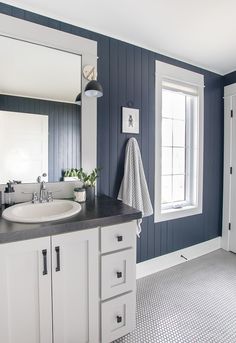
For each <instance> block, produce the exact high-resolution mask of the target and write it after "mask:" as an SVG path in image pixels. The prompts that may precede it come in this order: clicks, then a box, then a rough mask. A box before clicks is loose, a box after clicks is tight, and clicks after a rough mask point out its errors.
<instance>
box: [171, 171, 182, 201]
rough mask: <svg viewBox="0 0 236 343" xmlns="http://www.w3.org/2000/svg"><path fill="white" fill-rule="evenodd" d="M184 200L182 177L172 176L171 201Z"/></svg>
mask: <svg viewBox="0 0 236 343" xmlns="http://www.w3.org/2000/svg"><path fill="white" fill-rule="evenodd" d="M183 200H185V187H184V175H174V176H173V201H183Z"/></svg>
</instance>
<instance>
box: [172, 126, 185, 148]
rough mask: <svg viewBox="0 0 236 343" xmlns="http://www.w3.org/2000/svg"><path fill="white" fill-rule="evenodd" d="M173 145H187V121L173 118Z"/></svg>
mask: <svg viewBox="0 0 236 343" xmlns="http://www.w3.org/2000/svg"><path fill="white" fill-rule="evenodd" d="M173 146H182V147H184V146H185V121H182V120H173Z"/></svg>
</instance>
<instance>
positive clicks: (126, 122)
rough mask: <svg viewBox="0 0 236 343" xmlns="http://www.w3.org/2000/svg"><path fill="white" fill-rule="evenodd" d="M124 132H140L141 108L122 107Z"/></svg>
mask: <svg viewBox="0 0 236 343" xmlns="http://www.w3.org/2000/svg"><path fill="white" fill-rule="evenodd" d="M122 133H135V134H138V133H139V109H137V108H129V107H122Z"/></svg>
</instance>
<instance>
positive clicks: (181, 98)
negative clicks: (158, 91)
mask: <svg viewBox="0 0 236 343" xmlns="http://www.w3.org/2000/svg"><path fill="white" fill-rule="evenodd" d="M172 93H173V95H172V106H173V107H172V118H173V119H183V120H184V119H185V95H184V94H181V93H176V92H172Z"/></svg>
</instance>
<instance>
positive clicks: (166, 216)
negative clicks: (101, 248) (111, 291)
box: [154, 61, 204, 222]
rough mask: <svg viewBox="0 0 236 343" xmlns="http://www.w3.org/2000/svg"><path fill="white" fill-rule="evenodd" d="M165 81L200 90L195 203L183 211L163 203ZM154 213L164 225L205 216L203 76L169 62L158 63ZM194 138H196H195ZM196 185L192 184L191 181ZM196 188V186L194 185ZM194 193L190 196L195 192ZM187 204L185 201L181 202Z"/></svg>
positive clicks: (196, 123)
mask: <svg viewBox="0 0 236 343" xmlns="http://www.w3.org/2000/svg"><path fill="white" fill-rule="evenodd" d="M163 81H170V82H173V83H176V84H178V83H181V84H183V85H184V86H191V87H194V88H195V89H197V99H198V102H197V116H196V115H195V118H194V120H195V123H194V125H195V128H196V129H197V130H196V129H195V130H194V131H196V132H195V134H194V139H195V143H194V144H195V145H194V151H195V154H196V155H195V157H194V158H195V161H196V164H197V166H196V168H194V170H196V175H193V177H192V179H193V178H194V180H195V182H194V183H195V184H196V187H194V189H193V190H192V192H194V194H195V196H194V198H195V201H194V202H192V203H191V204H187V205H186V206H183V207H181V208H178V209H176V208H169V209H163V208H162V204H161V148H162V89H163V88H165V87H163ZM155 119H156V120H155V211H154V221H155V222H162V221H166V220H172V219H177V218H183V217H187V216H191V215H196V214H201V213H202V196H203V142H204V75H202V74H198V73H195V72H192V71H189V70H186V69H184V68H180V67H176V66H173V65H170V64H167V63H163V62H160V61H156V78H155ZM192 139H193V138H192ZM192 184H193V182H192ZM192 187H193V186H192ZM192 192H191V193H192ZM182 203H183V204H184V202H182Z"/></svg>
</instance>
